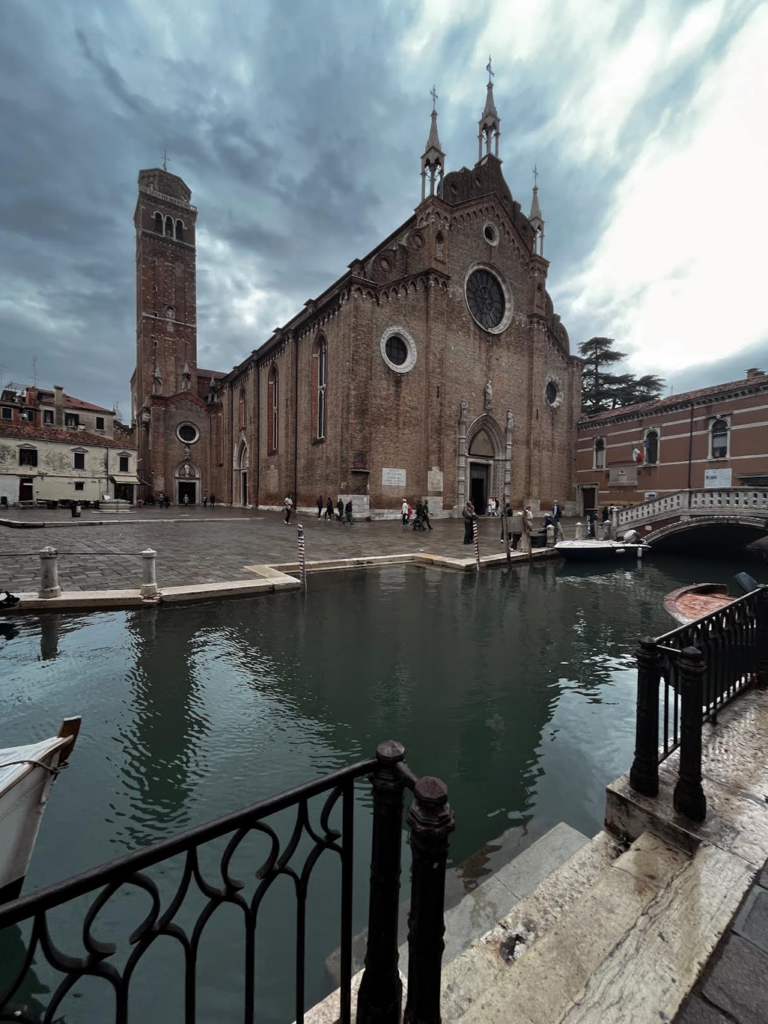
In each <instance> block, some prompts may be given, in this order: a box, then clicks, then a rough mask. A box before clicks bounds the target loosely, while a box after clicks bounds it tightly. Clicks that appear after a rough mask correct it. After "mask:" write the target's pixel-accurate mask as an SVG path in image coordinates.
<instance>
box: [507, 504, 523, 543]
mask: <svg viewBox="0 0 768 1024" xmlns="http://www.w3.org/2000/svg"><path fill="white" fill-rule="evenodd" d="M510 516H511V518H510V520H509V539H510V541H511V542H512V550H513V551H517V545H518V544H519V543H520V539H521V538H522V536H523V513H522V512H518V513H517V515H516V516H515V515H512V510H511V509H510Z"/></svg>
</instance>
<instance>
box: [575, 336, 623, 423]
mask: <svg viewBox="0 0 768 1024" xmlns="http://www.w3.org/2000/svg"><path fill="white" fill-rule="evenodd" d="M614 344H615V342H614V339H613V338H590V339H589V341H583V342H582V343H581V345H579V355H580V356H581V357H582V358H583V359H585V360H586V366H585V367H584V372H583V374H582V380H581V409H582V412H583V413H584V414H585V415H587V416H594V415H596V414H597V413H599V412H607V411H608V410H609V409H612V408H614V402H613V399H614V395H615V391H616V386H617V385H616V375H615V374H612V373H610V372H608V369H607V367H610V366H613V365H615V364H616V363H620V362H621V360H622V359H626V353H624V352H615V351H614V349H613V346H614Z"/></svg>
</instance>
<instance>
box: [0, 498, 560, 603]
mask: <svg viewBox="0 0 768 1024" xmlns="http://www.w3.org/2000/svg"><path fill="white" fill-rule="evenodd" d="M113 516H114V522H112V521H110V522H109V524H107V525H93V523H94V521H96V522H100V521H103V520H104V519H105V518H106V516H105V515H104V514H103V513H98V512H91V511H89V510H87V509H84V510H83V513H82V518H81V519H79V520H73V519H72V517H71V514H70V512H69V511H68V510H57V511H53V512H52V511H45V510H43V509H36V510H32V509H30V510H17V509H10V510H9V511H8V512H7V515H6V521H7V520H13V521H16V522H24V523H45V524H46V527H45V528H44V529H13V528H10V527H8V526H1V525H0V588H5V587H8V588H9V589H11V590H12V591H16V592H29V591H37V589H38V586H39V581H40V559H39V557H38V552H39V551H40V549H41V548H43V547H46V546H47V545H52V546H53V547H55V548H56V549H57V551H58V552H59V583H60V585H61V587H62V589H64V590H110V589H131V588H135V587H137V586H138V585H139V583H140V582H141V572H142V559H141V557H140V554H139V553H140V552H141V551H143V550H144V549H145V548H153V549H154V550H155V551H156V552H157V582H158V585H159V586H160V587H161V588H162V587H163V586H166V587H171V586H190V585H194V584H199V583H225V582H228V581H230V580H252V579H253V578H254V574H253V573H252V572H251V571H249V570H248V569H246V566H248V565H258V564H267V565H269V564H276V563H277V564H279V563H285V562H295V561H296V560H297V558H298V549H297V531H296V525H295V524H296V523H302V524H303V526H304V529H305V538H306V551H307V561H321V560H324V559H335V558H354V557H370V556H372V555H390V554H391V555H394V554H403V553H416V552H419V551H422V552H428V553H430V554H439V555H447V556H450V557H454V558H466V557H471V556H472V548H471V547H467V546H465V545H464V543H463V538H464V524H463V521H462V520H460V519H438V520H434V521H433V529H432V530H431V531H426V532H424V533H422V532H417V531H414V530H413V529H411V528H407V529H405V528H403V526H402V524H401V522H400V520H399V519H398V520H388V521H385V522H368V521H363V520H360V521H358V522H356V523H355V524H354V525H353V526H351V527H350V526H348V525H343V526H342V525H341V524H340V523H339V522H337V521H335V520H334V521H333V522H326V521H324V520H318V519H317V515H316V513H315V514H311V513H309V514H299V515H298V516H296V515H295V516H293V517H292V521H291V523H290V525H289V526H286V525H285V523H284V522H283V515H282V513H280V512H264V511H258V510H255V509H254V510H249V509H230V508H216V509H215V510H213V511H212V510H211V509H203V508H198V507H194V508H187V509H184V510H182V509H179V508H177V507H174V506H172V507H171V508H169V509H159V508H147V507H142V508H137V509H136V510H135V511H134V512H130V513H125V514H120V518H119V519H118V518H117V515H115V514H114V513H113ZM574 522H575V520H572V521H570V522H568V521H565V522H564V528H565V534H566V536H572V532H573V523H574ZM542 524H543V516H542V517H540V518H538V519H537V520H536V521H535V522H534V528H535V529H537V528H539V527H540V526H541V525H542ZM500 532H501V520H500V519H498V518H488V517H484V518H481V519H480V520H479V535H480V553H481V554H482V555H490V554H498V553H499V552H501V551H503V547H502V545H501V544H500V543H499V534H500Z"/></svg>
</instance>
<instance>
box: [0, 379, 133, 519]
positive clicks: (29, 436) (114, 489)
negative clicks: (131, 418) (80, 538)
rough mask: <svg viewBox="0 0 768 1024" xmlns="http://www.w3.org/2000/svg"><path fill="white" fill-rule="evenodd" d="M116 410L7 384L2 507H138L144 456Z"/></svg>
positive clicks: (0, 408) (2, 397)
mask: <svg viewBox="0 0 768 1024" xmlns="http://www.w3.org/2000/svg"><path fill="white" fill-rule="evenodd" d="M114 416H115V414H114V411H113V410H111V409H104V408H102V407H101V406H98V405H93V404H92V403H90V402H84V401H82V400H81V399H79V398H74V397H73V396H72V395H67V394H65V392H64V388H63V387H60V386H58V385H56V386H55V387H54V389H53V391H46V390H45V389H43V388H36V387H27V388H24V387H21V386H19V385H14V384H6V385H5V386H4V387H3V388H2V391H1V392H0V504H3V505H12V504H16V503H17V502H35V501H70V502H71V501H77V500H79V501H98V500H99V499H101V498H102V497H103V496H104V495H105V494H107V495H109V496H110V497H113V498H123V499H126V500H128V501H131V502H134V501H135V500H136V487H137V484H138V478H137V476H136V472H137V468H138V453H137V451H136V446H135V442H134V440H133V435H132V433H130V432H129V431H126V429H125V428H124V427H123V425H122V424H120V423H116V422H115V418H114Z"/></svg>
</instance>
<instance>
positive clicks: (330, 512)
mask: <svg viewBox="0 0 768 1024" xmlns="http://www.w3.org/2000/svg"><path fill="white" fill-rule="evenodd" d="M353 511H354V510H353V508H352V499H351V498H349V499H348V501H347V503H346V505H345V504H344V501H343V500H342V499H341V498H339V500H338V501H337V502H336V505H335V506H334V504H333V499H332V498H327V499H324V498H323V496H322V494H318V496H317V518H318V519H321V518H322V519H324V520H325V521H326V523H331V522H333V521H334V519H335V520H336V522H338V523H341V524H342V526H343V525H344V524H345V523H348V524H349V525H350V526H352V525H353V524H354V521H355V520H354V516H353ZM292 515H293V498H291V496H290V494H288V495H286V497H285V500H284V501H283V522H285V523H290V521H291V516H292Z"/></svg>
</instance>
